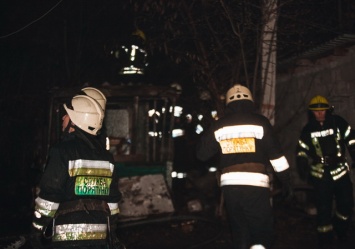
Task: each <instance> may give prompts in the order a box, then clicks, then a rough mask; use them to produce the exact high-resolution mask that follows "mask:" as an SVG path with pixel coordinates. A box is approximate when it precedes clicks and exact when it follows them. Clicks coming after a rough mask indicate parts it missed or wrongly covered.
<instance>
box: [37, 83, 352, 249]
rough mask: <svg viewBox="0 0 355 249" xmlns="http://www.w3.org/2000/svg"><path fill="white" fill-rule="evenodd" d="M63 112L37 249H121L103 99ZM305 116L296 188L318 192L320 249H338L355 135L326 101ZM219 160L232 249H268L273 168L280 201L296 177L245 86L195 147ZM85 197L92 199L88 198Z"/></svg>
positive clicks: (91, 97)
mask: <svg viewBox="0 0 355 249" xmlns="http://www.w3.org/2000/svg"><path fill="white" fill-rule="evenodd" d="M63 108H64V110H65V115H64V116H63V122H62V130H63V138H62V140H61V141H60V142H59V143H58V144H56V145H54V146H53V147H52V148H51V150H50V153H49V156H48V162H47V165H46V168H45V171H44V173H43V175H42V178H41V181H40V185H39V189H40V191H39V195H38V197H37V198H36V200H35V204H36V205H35V212H34V217H33V234H34V235H33V238H34V239H33V245H34V246H35V247H40V245H43V236H49V237H51V244H52V245H51V246H52V248H120V246H122V245H121V244H120V243H118V239H117V237H116V226H117V220H118V213H119V208H118V203H119V201H120V200H121V194H120V191H119V188H118V178H119V176H118V174H117V168H116V166H115V165H114V163H113V158H112V155H111V154H110V153H109V151H108V150H107V149H106V146H105V139H104V138H103V137H104V134H100V131H101V130H102V129H101V128H102V123H103V119H104V116H105V108H106V98H105V96H104V95H103V94H102V92H100V91H99V90H98V89H96V88H84V89H82V91H81V92H80V93H78V94H77V95H75V96H74V97H73V98H72V99H71V101H70V102H69V103H65V104H64V105H63ZM308 110H309V120H308V123H307V124H306V125H305V126H304V128H303V129H302V132H301V135H300V139H299V144H298V147H297V152H296V165H297V169H298V173H299V176H300V178H301V179H302V180H304V181H306V182H308V183H309V184H311V185H312V186H313V189H314V196H315V200H314V202H315V205H316V209H317V228H316V229H317V233H318V235H319V236H318V238H319V240H318V241H319V248H331V247H330V246H331V245H332V242H333V241H334V240H337V241H345V240H346V237H347V231H348V229H349V225H350V224H351V220H352V218H351V216H352V212H353V204H354V199H353V187H352V181H351V178H350V170H351V166H352V165H353V164H351V166H349V164H348V161H347V158H346V153H347V152H348V153H349V154H350V156H351V159H352V161H353V162H355V133H354V131H353V130H352V129H351V127H350V125H349V124H348V122H347V121H346V120H344V119H343V118H342V117H340V116H338V115H335V114H333V113H332V108H331V106H330V104H329V102H328V100H327V99H326V98H325V97H323V96H320V95H317V96H315V97H313V98H312V99H311V101H310V103H309V105H308ZM216 154H218V155H219V156H220V157H219V158H220V165H219V170H220V173H221V174H220V175H221V176H220V180H219V185H220V187H221V190H222V194H223V197H224V201H225V208H226V212H227V217H228V221H229V224H230V227H231V232H232V241H233V248H235V249H266V248H267V249H269V248H272V244H273V232H274V231H273V215H272V206H271V204H270V185H269V174H268V172H267V171H268V170H267V168H268V167H269V166H272V168H273V170H274V173H275V175H276V177H277V178H278V179H279V180H280V182H281V183H282V195H283V196H284V197H289V196H290V195H292V186H291V183H290V167H289V163H288V160H287V159H286V157H285V155H284V152H283V149H282V146H281V144H280V143H279V141H278V139H277V136H276V134H275V133H274V130H273V127H272V125H271V124H270V122H269V120H268V119H267V118H266V117H264V116H262V115H261V114H259V113H258V111H257V108H256V107H255V105H254V100H253V96H252V94H251V92H250V90H249V89H248V88H247V87H245V86H243V85H240V84H236V85H234V86H232V87H231V88H230V89H229V90H228V92H227V93H226V111H225V115H224V116H223V117H221V118H219V119H218V120H216V121H214V122H213V123H211V125H210V127H209V128H208V129H207V130H206V131H205V132H204V133H202V135H201V137H200V141H199V143H198V144H197V147H196V155H197V158H198V159H199V160H201V161H206V160H208V159H209V158H211V157H213V156H215V155H216ZM89 188H90V189H91V190H92V191H83V190H85V189H89ZM334 201H335V204H336V205H335V208H334V205H333V204H334ZM48 230H50V232H48ZM48 233H50V234H49V235H48Z"/></svg>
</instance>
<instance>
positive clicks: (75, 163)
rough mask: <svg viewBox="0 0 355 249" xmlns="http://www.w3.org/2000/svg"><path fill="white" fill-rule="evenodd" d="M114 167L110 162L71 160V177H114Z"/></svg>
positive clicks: (69, 167) (69, 168)
mask: <svg viewBox="0 0 355 249" xmlns="http://www.w3.org/2000/svg"><path fill="white" fill-rule="evenodd" d="M113 168H114V165H113V164H112V163H110V162H109V161H98V160H82V159H78V160H71V161H69V165H68V172H69V175H70V176H71V177H72V176H77V175H96V176H112V173H113Z"/></svg>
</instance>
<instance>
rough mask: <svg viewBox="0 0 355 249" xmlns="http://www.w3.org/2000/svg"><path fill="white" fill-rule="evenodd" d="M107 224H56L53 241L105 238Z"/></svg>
mask: <svg viewBox="0 0 355 249" xmlns="http://www.w3.org/2000/svg"><path fill="white" fill-rule="evenodd" d="M106 236H107V224H85V223H83V224H65V225H56V226H55V231H54V236H53V241H68V240H99V239H106Z"/></svg>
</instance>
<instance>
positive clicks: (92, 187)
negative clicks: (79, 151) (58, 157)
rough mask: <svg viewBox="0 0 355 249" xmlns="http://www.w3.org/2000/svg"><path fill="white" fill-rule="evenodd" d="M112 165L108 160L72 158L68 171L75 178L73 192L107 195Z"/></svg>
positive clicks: (77, 193) (81, 194) (85, 194)
mask: <svg viewBox="0 0 355 249" xmlns="http://www.w3.org/2000/svg"><path fill="white" fill-rule="evenodd" d="M113 168H114V165H113V164H111V163H110V162H108V161H98V160H82V159H78V160H72V161H69V165H68V172H69V175H70V176H71V177H76V179H75V194H76V195H80V196H83V195H84V196H87V195H89V196H92V195H109V194H110V186H111V182H112V178H111V176H112V173H113Z"/></svg>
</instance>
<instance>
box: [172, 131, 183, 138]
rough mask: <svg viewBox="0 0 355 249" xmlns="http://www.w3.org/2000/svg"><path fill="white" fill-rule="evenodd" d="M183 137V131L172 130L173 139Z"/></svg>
mask: <svg viewBox="0 0 355 249" xmlns="http://www.w3.org/2000/svg"><path fill="white" fill-rule="evenodd" d="M183 135H185V130H183V129H174V130H173V132H172V136H173V137H181V136H183Z"/></svg>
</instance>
